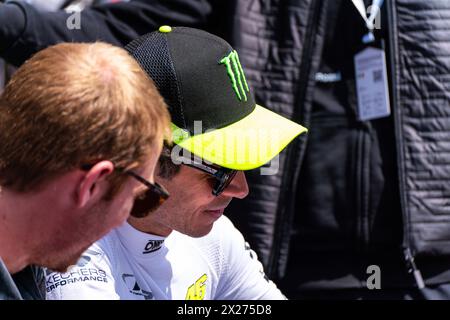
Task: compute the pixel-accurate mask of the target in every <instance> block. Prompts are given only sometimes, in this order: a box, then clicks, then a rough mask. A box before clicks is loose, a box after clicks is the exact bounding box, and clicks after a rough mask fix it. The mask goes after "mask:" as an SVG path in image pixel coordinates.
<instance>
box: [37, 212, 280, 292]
mask: <svg viewBox="0 0 450 320" xmlns="http://www.w3.org/2000/svg"><path fill="white" fill-rule="evenodd" d="M46 292H47V299H139V300H150V299H157V300H167V299H171V300H174V299H175V300H182V299H187V300H203V299H205V300H206V299H223V300H229V299H233V300H238V299H239V300H254V299H274V300H275V299H285V296H284V295H283V294H282V293H281V292H280V291H279V290H278V288H277V287H276V286H275V284H274V283H273V282H272V281H270V280H268V279H267V277H266V276H265V274H264V272H263V268H262V265H261V263H260V262H259V261H258V259H257V257H256V254H255V253H254V251H252V250H251V249H250V247H249V246H248V244H247V243H246V242H245V240H244V238H243V236H242V235H241V233H240V232H239V231H238V230H237V229H236V228H235V227H234V226H233V224H232V223H231V221H230V220H229V219H228V218H226V217H224V216H222V217H221V218H220V219H219V220H218V221H217V222H216V223H215V224H214V226H213V228H212V230H211V232H210V233H209V234H208V235H206V236H204V237H201V238H192V237H189V236H186V235H184V234H181V233H179V232H176V231H173V232H172V233H171V234H170V235H169V236H168V237H167V238H163V237H159V236H154V235H150V234H147V233H142V232H140V231H138V230H136V229H134V228H133V227H132V226H131V225H129V224H128V223H125V224H124V225H122V226H121V227H119V228H117V229H115V230H113V231H111V232H110V233H109V234H108V235H107V236H106V237H104V238H103V239H101V240H99V241H98V242H97V243H95V244H94V245H93V246H91V248H90V249H89V250H87V251H86V252H85V253H84V254H83V256H82V258H81V259H80V260H79V262H78V264H77V265H76V266H74V267H72V268H70V269H69V271H68V272H66V273H62V274H61V273H56V272H51V271H49V270H47V272H46Z"/></svg>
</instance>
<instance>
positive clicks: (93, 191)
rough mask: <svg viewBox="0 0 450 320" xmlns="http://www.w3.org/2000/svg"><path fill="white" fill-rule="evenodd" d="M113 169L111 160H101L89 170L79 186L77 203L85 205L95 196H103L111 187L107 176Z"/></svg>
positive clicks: (80, 205)
mask: <svg viewBox="0 0 450 320" xmlns="http://www.w3.org/2000/svg"><path fill="white" fill-rule="evenodd" d="M113 171H114V165H113V163H112V162H111V161H100V162H98V163H97V164H95V165H94V166H93V167H92V168H91V169H90V170H89V171H87V172H86V174H85V175H84V177H83V178H82V180H81V181H80V184H79V186H78V188H77V205H78V206H79V207H84V206H85V205H86V204H87V203H88V202H89V201H90V200H92V199H93V198H98V197H102V196H103V194H104V193H105V192H107V191H108V189H109V185H108V183H105V180H106V177H107V176H108V175H110V174H111V173H112V172H113Z"/></svg>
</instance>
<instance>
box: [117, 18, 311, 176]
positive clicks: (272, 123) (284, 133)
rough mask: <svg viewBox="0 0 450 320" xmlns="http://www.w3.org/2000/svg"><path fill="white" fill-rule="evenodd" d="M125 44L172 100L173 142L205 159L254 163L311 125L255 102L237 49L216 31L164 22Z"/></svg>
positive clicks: (242, 165) (240, 166) (239, 165)
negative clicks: (162, 24) (296, 121)
mask: <svg viewBox="0 0 450 320" xmlns="http://www.w3.org/2000/svg"><path fill="white" fill-rule="evenodd" d="M126 49H127V50H128V52H129V53H130V54H131V55H132V56H133V57H134V58H135V59H136V60H137V61H138V62H139V64H140V65H141V66H142V68H143V69H144V70H145V71H146V72H147V74H148V75H149V76H150V77H151V78H152V79H153V81H154V82H155V85H156V86H157V88H158V90H159V91H160V93H161V95H162V96H163V98H164V99H165V101H166V103H167V104H168V106H169V111H170V114H171V117H172V131H173V140H174V142H175V143H176V144H178V145H179V146H181V147H183V148H184V149H186V150H189V151H190V152H192V153H193V154H195V155H196V156H198V157H201V158H202V159H205V160H207V161H209V162H212V163H214V164H217V165H220V166H223V167H226V168H231V169H236V170H250V169H254V168H257V167H260V166H262V165H264V164H265V163H267V162H269V161H270V160H271V159H272V158H274V157H275V156H276V155H277V154H278V153H279V152H280V151H281V150H282V149H284V148H285V147H286V145H287V144H289V143H290V142H291V141H292V140H293V139H294V138H295V137H296V136H297V135H299V134H301V133H303V132H306V131H307V130H306V128H304V127H302V126H301V125H299V124H297V123H295V122H293V121H291V120H289V119H286V118H284V117H282V116H280V115H278V114H276V113H274V112H272V111H270V110H268V109H266V108H264V107H261V106H259V105H257V104H256V103H255V100H254V97H253V95H252V93H251V88H250V86H249V84H248V82H247V80H246V77H245V74H244V70H243V68H242V65H241V63H240V60H239V56H238V53H237V52H236V51H235V50H234V49H233V48H232V47H231V46H230V45H229V44H228V43H227V42H226V41H225V40H223V39H221V38H219V37H217V36H214V35H212V34H210V33H208V32H205V31H202V30H198V29H193V28H185V27H170V26H162V27H160V28H159V30H158V31H155V32H152V33H149V34H146V35H144V36H142V37H140V38H138V39H136V40H134V41H132V42H131V43H130V44H128V45H127V46H126Z"/></svg>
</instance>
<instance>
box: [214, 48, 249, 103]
mask: <svg viewBox="0 0 450 320" xmlns="http://www.w3.org/2000/svg"><path fill="white" fill-rule="evenodd" d="M219 64H224V65H225V66H226V67H227V73H228V76H229V77H230V80H231V84H232V86H233V90H234V92H235V93H236V95H237V97H238V99H239V100H240V101H242V99H243V100H244V101H247V95H246V94H245V92H246V91H247V92H249V91H250V90H249V88H248V85H247V80H245V75H244V70H243V69H242V66H241V62H240V61H239V57H238V54H237V52H236V50H233V51H232V52H231V53H230V54H229V55H227V56H226V57H225V58H223V59H222V60H220V63H219Z"/></svg>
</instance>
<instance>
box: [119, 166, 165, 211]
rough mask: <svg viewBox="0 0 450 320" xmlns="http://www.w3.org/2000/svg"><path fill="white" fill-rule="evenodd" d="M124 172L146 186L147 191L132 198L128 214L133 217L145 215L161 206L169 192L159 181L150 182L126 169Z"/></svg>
mask: <svg viewBox="0 0 450 320" xmlns="http://www.w3.org/2000/svg"><path fill="white" fill-rule="evenodd" d="M125 173H126V174H128V175H130V176H132V177H133V178H135V179H136V180H138V181H139V182H141V183H143V184H144V185H145V186H146V187H147V191H145V192H144V193H142V194H140V195H138V196H137V197H136V198H135V199H134V203H133V208H132V209H131V212H130V215H132V216H133V217H135V218H144V217H146V216H147V215H148V214H149V213H151V212H153V211H155V210H156V209H158V208H159V206H161V205H162V204H163V203H164V201H166V200H167V199H168V198H169V196H170V194H169V192H168V191H167V190H166V188H164V187H163V186H162V185H160V184H159V183H157V182H155V183H151V182H150V181H148V180H146V179H144V178H143V177H141V176H140V175H138V174H136V173H135V172H133V171H126V172H125Z"/></svg>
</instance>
